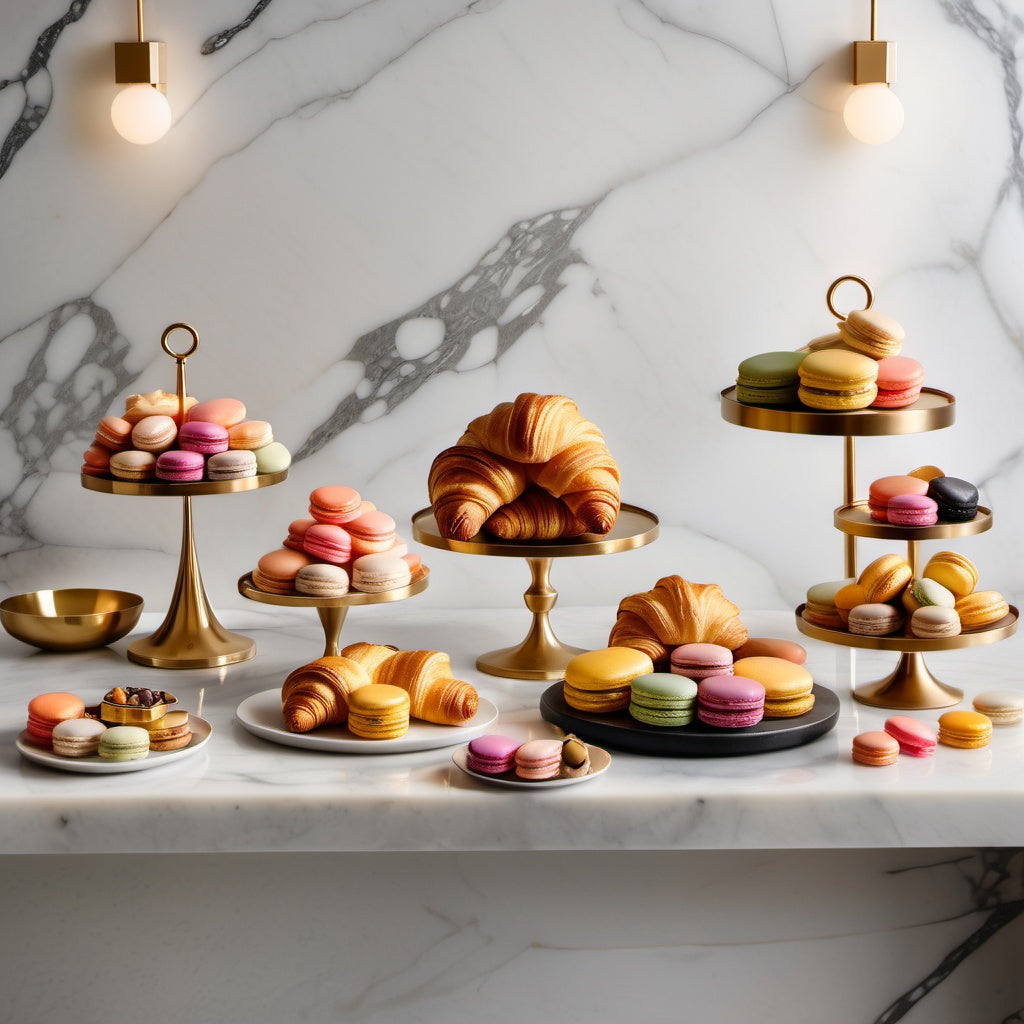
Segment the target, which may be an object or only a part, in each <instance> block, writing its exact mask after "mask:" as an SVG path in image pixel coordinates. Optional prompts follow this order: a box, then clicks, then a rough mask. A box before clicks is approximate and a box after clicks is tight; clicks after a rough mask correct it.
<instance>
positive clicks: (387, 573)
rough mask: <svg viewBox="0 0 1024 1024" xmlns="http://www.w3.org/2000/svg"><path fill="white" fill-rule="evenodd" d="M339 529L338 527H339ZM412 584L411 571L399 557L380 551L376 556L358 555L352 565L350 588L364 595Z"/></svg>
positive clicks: (407, 564) (406, 563)
mask: <svg viewBox="0 0 1024 1024" xmlns="http://www.w3.org/2000/svg"><path fill="white" fill-rule="evenodd" d="M339 529H340V527H339ZM411 582H412V570H411V569H410V568H409V563H408V562H406V561H405V559H403V558H402V556H401V555H396V554H393V553H392V552H390V551H382V552H380V553H379V554H376V555H360V556H359V558H357V559H356V560H355V561H354V562H353V563H352V586H353V587H354V588H355V589H356V590H361V591H363V593H366V594H380V593H383V592H384V591H385V590H397V589H398V588H399V587H407V586H408V585H409V584H410V583H411Z"/></svg>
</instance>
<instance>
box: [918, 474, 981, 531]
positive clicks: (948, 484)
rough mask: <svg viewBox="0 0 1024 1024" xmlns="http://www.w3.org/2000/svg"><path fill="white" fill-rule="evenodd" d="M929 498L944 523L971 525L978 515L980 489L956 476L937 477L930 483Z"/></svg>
mask: <svg viewBox="0 0 1024 1024" xmlns="http://www.w3.org/2000/svg"><path fill="white" fill-rule="evenodd" d="M928 497H929V498H931V499H932V500H933V501H934V502H935V504H936V506H937V507H938V511H939V518H940V519H941V520H942V521H943V522H944V523H969V522H970V521H971V520H972V519H974V517H975V516H976V515H977V514H978V488H977V487H975V486H974V484H972V483H971V482H970V481H969V480H961V479H960V478H959V477H956V476H937V477H934V478H933V479H932V480H929V481H928Z"/></svg>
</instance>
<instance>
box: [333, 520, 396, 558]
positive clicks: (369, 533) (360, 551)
mask: <svg viewBox="0 0 1024 1024" xmlns="http://www.w3.org/2000/svg"><path fill="white" fill-rule="evenodd" d="M345 529H346V530H348V532H349V536H350V537H351V538H352V554H353V555H355V556H359V555H373V554H377V553H379V552H382V551H387V550H388V548H390V547H391V545H392V544H394V543H395V521H394V519H392V518H391V516H389V515H388V514H387V512H381V511H380V510H379V509H374V510H373V511H372V512H366V513H365V514H363V515H360V516H357V517H356V518H355V519H351V520H349V522H347V523H346V524H345Z"/></svg>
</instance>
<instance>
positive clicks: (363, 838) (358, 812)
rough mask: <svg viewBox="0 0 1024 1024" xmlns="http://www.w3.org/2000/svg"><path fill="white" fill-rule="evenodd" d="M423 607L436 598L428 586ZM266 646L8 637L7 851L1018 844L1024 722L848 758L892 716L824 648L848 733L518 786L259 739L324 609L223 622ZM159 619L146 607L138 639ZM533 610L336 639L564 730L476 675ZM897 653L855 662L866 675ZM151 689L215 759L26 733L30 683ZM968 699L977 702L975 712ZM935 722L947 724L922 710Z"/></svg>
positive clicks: (588, 630) (954, 658) (509, 720)
mask: <svg viewBox="0 0 1024 1024" xmlns="http://www.w3.org/2000/svg"><path fill="white" fill-rule="evenodd" d="M427 596H428V597H429V595H427ZM613 615H614V612H613V609H609V608H557V609H556V610H555V612H554V614H553V623H554V626H555V629H556V631H557V632H558V634H559V637H560V639H562V640H563V641H565V642H566V643H574V644H578V645H579V646H587V647H598V646H602V645H603V643H604V642H605V637H606V635H607V630H608V628H609V626H610V624H611V622H612V619H613ZM222 619H223V621H224V622H225V625H227V626H229V627H230V628H233V629H236V630H239V629H240V630H242V631H244V632H247V633H249V634H250V635H252V636H253V637H254V638H255V639H256V641H257V645H258V653H257V656H256V658H255V659H254V660H253V661H251V662H249V663H247V664H244V665H238V666H233V667H231V668H228V669H224V670H210V671H190V672H157V671H156V670H153V669H146V668H142V667H140V666H137V665H133V664H131V663H129V662H128V661H127V660H126V659H125V657H124V649H125V646H126V644H127V641H121V642H120V643H118V644H116V645H114V646H113V647H112V648H110V649H105V650H100V651H93V652H87V653H83V654H72V655H57V654H44V653H41V652H35V651H33V650H32V649H31V648H28V647H25V646H24V645H22V644H19V643H18V642H17V641H14V640H12V639H11V638H10V637H8V636H6V635H5V634H4V635H0V665H2V666H3V669H2V672H3V679H4V685H3V690H2V695H0V821H2V822H3V825H2V827H0V853H116V852H135V853H150V852H170V853H173V852H182V853H185V852H217V851H376V850H403V851H418V850H435V851H445V850H541V849H553V850H563V849H564V850H620V849H621V850H632V849H759V848H763V849H769V848H778V849H784V848H839V847H933V846H934V847H941V846H1012V845H1024V814H1021V810H1022V808H1024V725H1018V726H1010V727H1004V728H1001V729H996V730H995V736H994V738H993V741H992V743H991V745H990V746H989V747H987V748H985V749H982V750H973V751H971V750H954V749H950V748H947V747H940V748H939V750H938V753H937V755H936V756H935V757H933V758H928V759H923V760H918V759H913V758H908V757H901V758H900V760H899V763H898V764H897V765H895V766H893V767H890V768H884V769H872V768H864V767H862V766H857V765H854V764H853V763H852V762H851V760H850V754H849V752H850V740H851V738H852V737H853V736H854V735H855V734H856V733H858V732H861V731H864V730H866V729H874V728H881V726H882V723H883V721H884V719H885V717H886V713H885V712H883V711H880V710H877V709H873V708H867V707H864V706H862V705H860V704H857V703H856V702H854V701H853V700H852V699H851V698H850V697H849V694H848V690H849V685H850V672H851V665H850V652H848V651H846V650H844V649H835V648H832V647H830V646H827V645H825V644H820V643H817V642H815V641H811V640H803V641H802V642H804V644H805V646H806V647H807V648H808V651H809V660H808V666H809V667H810V668H811V670H812V672H813V673H814V676H815V679H816V681H817V682H819V683H822V684H824V685H827V686H830V687H833V688H835V689H836V690H838V691H839V692H840V694H841V705H842V710H841V716H840V720H839V724H838V725H837V727H836V728H835V729H834V730H833V731H832V732H830V733H828V734H827V735H826V736H824V737H822V738H820V739H819V740H817V741H815V742H813V743H811V744H809V745H807V746H804V747H799V748H796V749H792V750H788V751H778V752H774V753H769V754H761V755H756V756H750V757H736V758H714V759H661V758H647V757H641V756H637V755H633V754H625V753H616V752H614V751H613V759H612V765H611V767H610V769H609V770H608V771H607V772H606V773H605V774H604V775H603V776H601V777H599V778H596V779H594V780H592V781H590V782H588V783H586V784H583V785H577V786H572V787H567V788H564V789H555V790H547V791H543V792H534V793H530V792H522V791H520V790H506V789H499V788H496V787H493V786H490V785H488V784H486V783H483V782H478V781H476V780H473V779H471V778H468V777H467V776H465V775H464V774H463V773H461V772H460V771H459V770H458V769H457V768H456V767H455V766H454V765H453V764H452V762H451V759H450V758H451V753H452V748H450V749H444V750H435V751H426V752H422V753H413V754H404V755H395V756H386V757H380V756H346V755H337V754H325V753H320V752H313V751H304V750H296V749H292V748H287V747H283V746H278V745H275V744H273V743H270V742H266V741H264V740H261V739H259V738H257V737H255V736H252V735H250V734H249V733H248V732H246V731H245V730H244V729H243V728H242V727H241V726H240V725H239V724H238V722H237V721H235V717H234V711H235V708H236V706H237V705H238V704H239V703H240V702H241V700H242V699H244V698H245V697H246V696H248V695H249V694H251V693H254V692H256V691H259V690H264V689H267V688H269V687H271V686H277V685H279V684H280V681H281V680H282V679H283V677H284V676H285V674H286V673H287V672H288V671H290V670H291V669H292V668H294V667H295V666H297V665H299V664H302V663H303V662H305V661H309V660H312V659H313V658H315V657H317V656H318V655H319V654H320V652H321V651H322V649H323V637H322V633H321V631H320V627H319V624H318V622H317V620H316V618H315V616H314V614H313V613H312V612H309V613H308V614H305V615H299V614H297V613H295V612H291V611H286V610H283V609H281V610H279V609H255V610H254V611H253V612H252V613H245V612H243V613H237V614H229V615H225V616H222ZM158 621H159V616H158V615H156V614H153V613H146V614H145V615H144V616H143V620H142V622H141V624H140V630H139V631H140V632H141V633H143V634H145V633H148V632H150V631H152V629H153V628H154V627H155V625H156V624H157V623H158ZM744 621H745V622H746V624H747V626H748V627H749V628H750V631H751V634H752V635H758V636H765V635H774V636H789V637H793V638H798V634H797V633H796V630H795V627H794V624H793V619H792V616H791V614H789V613H786V612H765V613H745V614H744ZM527 625H528V613H527V612H526V611H525V610H524V609H522V608H517V609H510V610H496V609H478V610H472V611H460V612H454V611H450V610H433V609H431V608H429V606H428V601H427V600H426V598H424V599H422V600H421V599H417V600H416V601H409V602H402V603H401V604H399V605H391V606H383V607H382V608H365V609H364V608H360V609H355V610H353V611H352V613H350V615H349V617H348V620H347V622H346V626H345V631H344V634H343V643H345V642H349V643H350V642H354V641H356V640H370V641H375V642H383V643H393V644H395V645H397V646H400V647H407V648H419V647H422V648H432V649H441V650H447V651H448V652H449V653H450V654H451V656H452V663H453V666H454V667H455V668H456V670H457V674H458V675H460V677H462V678H465V679H468V680H470V681H471V682H473V683H474V684H475V685H476V686H477V687H478V688H479V690H480V692H481V694H482V695H483V696H485V697H488V698H490V699H491V700H493V701H494V702H495V703H496V704H497V705H498V707H499V708H500V711H501V715H500V719H499V722H498V725H497V727H496V728H500V730H501V731H502V732H506V733H509V734H511V735H516V736H521V737H523V738H524V739H525V738H531V737H537V736H547V735H556V734H557V731H556V730H555V729H554V728H553V727H552V726H550V725H548V723H546V722H545V721H543V720H542V719H541V717H540V715H539V712H538V710H537V705H538V699H539V696H540V694H541V692H542V691H543V690H544V688H545V687H546V686H547V685H549V684H546V683H536V682H524V681H516V680H500V679H496V678H493V677H490V676H486V675H482V674H480V673H478V672H476V670H475V669H474V667H473V664H474V659H475V657H476V655H477V654H479V653H481V652H483V651H486V650H490V649H493V648H496V647H500V646H503V645H507V644H509V643H514V642H515V641H517V640H518V639H521V637H522V636H523V635H524V634H525V631H526V628H527ZM1017 645H1018V641H1017V639H1016V638H1013V639H1010V640H1009V641H1006V642H1004V643H1001V644H993V645H990V646H987V647H981V648H975V649H972V650H967V651H963V652H953V653H948V654H942V655H932V656H929V659H928V663H929V667H931V668H932V670H933V671H934V672H935V673H936V675H938V676H939V677H940V678H943V679H944V680H945V681H947V682H950V683H953V684H955V685H959V686H962V687H963V688H964V689H965V690H966V693H967V697H968V699H969V698H970V696H972V695H973V694H974V693H977V692H980V691H981V690H983V689H991V688H994V687H1005V686H1013V685H1014V684H1015V681H1016V679H1017V675H1018V671H1017V663H1016V657H1017V650H1018V646H1017ZM894 659H895V656H894V655H884V654H882V655H879V654H870V653H868V652H858V653H857V654H856V675H857V679H858V681H861V682H865V681H869V680H870V679H873V678H878V677H880V676H881V675H883V674H884V673H885V672H886V671H888V669H889V667H890V666H891V664H892V663H893V661H894ZM143 680H145V681H148V682H149V683H150V684H153V683H154V682H159V685H161V686H163V687H164V688H166V689H169V690H171V691H172V692H174V693H175V694H177V695H178V697H179V699H180V700H181V701H182V704H183V706H185V707H188V708H190V709H192V710H194V709H195V703H196V697H197V694H198V691H199V688H200V687H201V686H202V687H205V705H204V710H203V716H204V718H206V719H207V720H208V721H209V722H210V723H211V724H212V726H213V730H214V733H213V737H212V739H211V741H210V743H209V744H208V745H207V747H206V750H205V751H204V752H200V753H199V754H197V755H196V756H195V757H193V758H190V759H186V760H183V761H181V762H179V763H177V764H172V765H168V766H166V767H161V768H155V769H152V770H147V771H142V772H138V773H133V774H124V775H110V776H85V775H74V774H70V773H66V772H61V771H54V770H51V769H48V768H45V767H40V766H38V765H35V764H31V763H29V762H28V761H26V760H25V759H23V758H22V757H21V756H20V755H19V754H18V752H17V749H16V748H15V745H14V741H15V738H16V736H17V735H18V733H19V732H20V731H21V730H22V728H23V727H24V721H25V705H26V703H27V701H28V700H29V699H30V698H31V697H32V696H33V695H34V694H36V693H39V692H42V691H45V690H54V689H67V690H71V691H73V692H76V693H78V694H79V695H80V696H82V697H83V698H84V699H86V700H87V702H89V701H90V699H96V700H98V698H99V696H100V695H101V694H102V692H103V691H104V690H105V689H106V688H107V687H108V686H110V685H113V684H114V683H117V682H120V683H126V682H127V683H129V684H133V685H141V682H142V681H143ZM963 706H967V707H969V704H968V703H965V704H964V705H963ZM919 714H920V717H922V718H924V719H925V720H927V721H929V722H932V723H934V722H935V721H936V719H937V718H938V715H939V712H937V711H933V712H922V713H919Z"/></svg>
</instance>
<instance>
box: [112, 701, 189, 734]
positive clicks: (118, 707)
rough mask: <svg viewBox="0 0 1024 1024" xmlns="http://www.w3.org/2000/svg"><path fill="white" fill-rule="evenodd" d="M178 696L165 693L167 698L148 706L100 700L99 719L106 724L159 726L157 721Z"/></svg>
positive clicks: (171, 709)
mask: <svg viewBox="0 0 1024 1024" xmlns="http://www.w3.org/2000/svg"><path fill="white" fill-rule="evenodd" d="M177 703H178V698H177V697H175V696H173V695H172V694H169V693H168V694H167V700H165V701H161V702H160V703H159V704H152V705H151V706H150V707H148V708H144V707H140V706H139V705H138V704H114V703H113V702H112V701H109V700H104V701H101V702H100V721H101V722H106V723H107V725H140V726H142V728H143V729H156V728H159V725H158V723H159V721H160V719H162V718H163V717H164V715H166V714H167V713H168V712H169V711H173V710H174V705H175V704H177Z"/></svg>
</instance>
